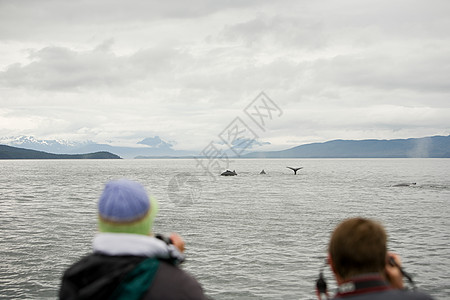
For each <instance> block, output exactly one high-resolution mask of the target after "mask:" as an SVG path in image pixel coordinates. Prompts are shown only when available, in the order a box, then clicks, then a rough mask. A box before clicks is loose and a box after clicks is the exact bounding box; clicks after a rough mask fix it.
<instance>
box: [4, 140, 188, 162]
mask: <svg viewBox="0 0 450 300" xmlns="http://www.w3.org/2000/svg"><path fill="white" fill-rule="evenodd" d="M0 144H3V145H8V146H13V147H19V148H25V149H31V150H38V151H44V152H48V153H55V154H81V153H92V152H98V151H108V152H111V153H114V154H117V155H119V156H120V157H122V158H135V157H136V156H151V157H157V156H189V155H194V154H196V153H193V152H190V151H183V150H174V149H172V144H170V143H168V142H166V141H163V140H162V139H160V138H159V137H158V136H155V137H152V138H146V139H144V140H142V141H140V142H138V143H137V145H136V147H117V146H111V145H108V144H97V143H95V142H92V141H82V142H80V141H68V140H40V139H36V138H34V137H32V136H13V137H0ZM138 144H139V145H138ZM142 145H146V146H142Z"/></svg>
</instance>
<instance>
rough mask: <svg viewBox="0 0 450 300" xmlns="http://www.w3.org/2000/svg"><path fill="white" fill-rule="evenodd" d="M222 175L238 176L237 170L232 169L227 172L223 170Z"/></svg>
mask: <svg viewBox="0 0 450 300" xmlns="http://www.w3.org/2000/svg"><path fill="white" fill-rule="evenodd" d="M220 175H221V176H236V175H237V173H236V171H235V170H233V171H230V170H226V171H225V172H223V173H222V174H220Z"/></svg>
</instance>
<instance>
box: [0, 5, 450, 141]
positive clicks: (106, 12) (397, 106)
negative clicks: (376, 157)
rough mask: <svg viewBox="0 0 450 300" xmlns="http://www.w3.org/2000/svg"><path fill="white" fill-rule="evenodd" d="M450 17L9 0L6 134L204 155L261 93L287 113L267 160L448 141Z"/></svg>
mask: <svg viewBox="0 0 450 300" xmlns="http://www.w3.org/2000/svg"><path fill="white" fill-rule="evenodd" d="M449 13H450V4H449V3H448V1H433V4H430V3H424V2H423V1H396V2H395V3H392V2H389V1H367V2H364V3H361V2H360V1H356V0H354V1H339V2H336V1H314V2H311V1H294V0H292V1H276V2H275V1H220V2H219V1H201V0H196V1H195V3H193V2H189V3H188V2H186V3H185V2H183V1H165V2H160V1H130V2H127V3H126V4H125V3H123V2H122V1H95V3H93V2H89V1H75V2H74V1H50V0H49V1H45V0H44V1H39V2H36V1H20V2H17V1H0V43H1V45H2V47H1V48H0V49H2V50H0V101H1V107H0V135H2V136H12V135H21V134H24V135H33V136H36V137H39V138H64V139H78V140H93V141H96V142H105V141H110V142H112V143H120V144H127V143H129V144H135V143H136V142H138V141H141V140H142V139H144V138H146V137H151V136H161V139H162V140H166V141H167V140H170V141H176V142H177V143H176V145H175V146H174V147H175V148H177V147H179V148H180V149H189V150H196V149H197V150H201V149H202V148H203V147H205V146H206V145H207V144H208V143H209V142H210V141H212V140H218V134H219V133H220V132H221V131H222V130H223V129H224V128H225V127H226V126H227V125H228V124H229V123H230V122H231V121H232V120H233V119H234V118H235V117H237V116H239V117H242V118H243V120H245V115H244V113H243V110H244V108H245V107H246V106H247V105H248V103H250V102H251V101H252V100H253V99H254V98H255V97H256V96H257V95H258V94H259V93H260V92H261V91H265V92H266V94H268V95H269V97H271V99H273V100H274V101H275V102H276V103H277V104H278V105H279V106H280V107H281V108H282V110H283V111H284V114H283V116H282V117H281V118H279V119H277V120H274V121H273V122H271V124H270V126H269V127H268V130H267V131H265V132H258V136H259V137H260V141H259V142H258V143H256V144H255V146H257V145H260V146H261V147H262V148H266V149H276V148H278V149H282V148H285V147H288V146H294V145H297V144H301V143H307V142H315V141H325V140H329V139H337V138H345V139H363V138H405V137H420V136H425V135H436V134H445V135H447V134H449V128H450V126H449V125H450V122H449V121H448V115H449V113H450V105H449V101H448V98H449V93H450V84H449V81H448V77H449V75H450V74H449V73H450V57H449V56H448V53H447V52H448V49H449V48H450V38H449V36H450V21H449V19H448V17H447V16H448V15H449ZM246 121H247V120H246ZM249 122H251V121H249ZM249 124H251V123H249ZM252 129H253V128H252ZM254 130H257V128H255V129H254Z"/></svg>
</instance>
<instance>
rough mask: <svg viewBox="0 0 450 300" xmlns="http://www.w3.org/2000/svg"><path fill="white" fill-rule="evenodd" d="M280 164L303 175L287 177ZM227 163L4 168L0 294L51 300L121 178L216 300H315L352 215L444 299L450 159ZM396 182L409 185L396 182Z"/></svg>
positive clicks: (449, 279)
mask: <svg viewBox="0 0 450 300" xmlns="http://www.w3.org/2000/svg"><path fill="white" fill-rule="evenodd" d="M286 166H303V167H304V168H303V169H302V170H301V171H299V175H297V176H294V175H293V172H292V171H291V170H289V169H286ZM231 168H233V169H236V171H237V172H238V174H239V175H238V176H235V177H221V176H217V177H215V179H214V180H212V179H211V178H210V177H208V176H205V175H204V174H202V170H200V169H198V168H196V162H195V160H12V161H0V170H1V176H2V177H1V178H2V180H1V184H0V228H1V236H0V256H1V257H2V260H0V298H2V299H5V298H15V299H55V298H56V297H57V292H58V288H59V282H60V277H61V275H62V272H63V271H64V269H65V268H66V267H68V266H69V265H70V264H71V263H73V262H75V261H76V260H78V258H80V257H81V256H83V255H84V254H87V253H88V252H89V251H90V247H91V239H92V237H93V235H94V234H95V231H96V201H97V198H98V196H99V195H100V193H101V190H102V188H103V185H104V183H105V182H107V181H108V180H110V179H118V178H129V179H134V180H137V181H139V182H141V183H142V184H143V185H144V186H145V187H146V188H147V190H148V192H149V194H151V195H153V196H154V197H155V198H157V199H158V201H159V202H160V212H159V215H158V217H157V220H156V223H155V225H154V231H155V232H158V233H167V232H172V231H175V232H178V233H180V234H181V235H182V236H183V237H184V238H185V240H186V246H187V250H186V254H187V257H188V260H187V261H186V262H185V263H184V269H186V270H187V271H189V272H190V273H192V274H193V275H195V277H196V278H197V279H198V280H199V281H200V282H201V284H202V285H203V287H204V289H205V290H206V292H207V294H208V295H209V296H210V297H212V298H213V299H315V293H314V281H315V279H316V277H317V275H318V272H319V269H320V268H321V267H322V265H323V258H325V256H326V244H327V241H328V239H329V236H330V231H331V230H332V229H333V228H334V226H335V225H336V224H337V223H338V222H339V221H341V220H342V219H344V218H347V217H352V216H364V217H370V218H376V219H378V220H379V221H381V222H382V223H383V224H384V225H385V227H386V228H387V230H388V233H389V248H390V250H392V251H395V252H397V253H399V254H400V255H401V256H402V259H403V265H404V267H405V269H406V271H408V272H410V273H412V274H413V275H414V278H415V281H416V282H417V285H418V286H419V287H421V288H422V289H424V290H426V291H427V292H429V293H431V294H432V295H433V296H434V297H435V298H437V299H445V298H448V297H449V295H450V272H449V270H450V246H449V241H450V221H449V220H450V205H449V204H450V179H449V178H450V159H307V160H298V159H295V160H293V159H291V160H287V159H271V160H256V159H254V160H235V161H234V162H233V164H232V166H231ZM262 169H264V170H265V171H266V172H267V174H266V175H259V172H260V171H261V170H262ZM185 173H190V176H187V175H186V174H185ZM186 179H187V181H186V182H185V180H186ZM402 182H416V183H417V185H415V186H411V187H392V185H394V184H398V183H402ZM325 275H326V277H327V278H328V282H329V284H330V285H331V286H332V287H333V286H334V284H333V280H332V276H331V273H330V271H329V270H327V269H325Z"/></svg>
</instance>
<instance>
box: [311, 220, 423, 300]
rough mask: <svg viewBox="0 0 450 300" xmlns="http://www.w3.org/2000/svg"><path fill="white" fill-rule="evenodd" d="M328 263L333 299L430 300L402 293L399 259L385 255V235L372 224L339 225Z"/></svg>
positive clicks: (377, 226) (369, 222)
mask: <svg viewBox="0 0 450 300" xmlns="http://www.w3.org/2000/svg"><path fill="white" fill-rule="evenodd" d="M328 263H329V264H330V266H331V269H332V271H333V274H334V276H335V279H336V281H337V284H338V293H337V294H336V296H335V298H348V299H351V300H363V299H380V300H381V299H383V300H388V299H400V300H401V299H417V300H419V299H432V298H431V297H430V296H429V295H427V294H424V293H422V292H418V291H415V290H413V291H411V290H406V289H404V284H403V274H402V273H403V270H402V268H401V262H400V258H399V257H398V256H397V255H396V254H394V253H389V252H387V235H386V232H385V230H384V228H383V226H382V225H381V224H379V223H377V222H375V221H373V220H369V219H364V218H352V219H347V220H345V221H343V222H342V223H340V224H339V225H338V226H337V227H336V229H335V230H334V232H333V233H332V235H331V239H330V243H329V246H328ZM404 274H406V273H404ZM411 280H412V279H411ZM319 298H320V296H319Z"/></svg>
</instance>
